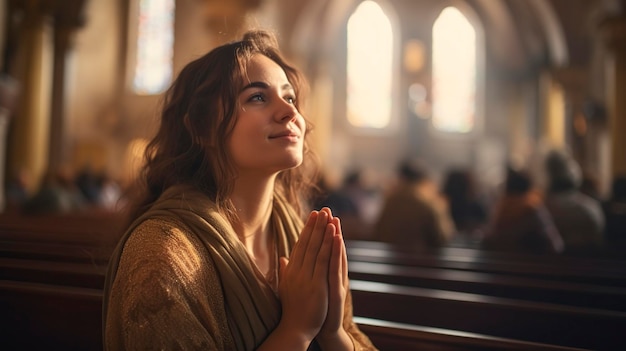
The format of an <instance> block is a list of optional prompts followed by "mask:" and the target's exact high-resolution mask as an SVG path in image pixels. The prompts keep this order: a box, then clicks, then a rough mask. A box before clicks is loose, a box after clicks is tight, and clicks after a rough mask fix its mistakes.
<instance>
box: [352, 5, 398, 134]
mask: <svg viewBox="0 0 626 351" xmlns="http://www.w3.org/2000/svg"><path fill="white" fill-rule="evenodd" d="M392 49H393V33H392V30H391V23H390V22H389V19H388V18H387V16H386V15H385V13H384V12H383V10H382V9H381V8H380V6H379V5H378V4H377V3H375V2H374V1H369V0H368V1H363V2H362V3H361V4H360V5H359V6H358V7H357V9H356V10H355V11H354V13H353V14H352V16H350V19H349V20H348V66H347V71H348V82H347V85H348V91H347V114H348V121H349V122H350V123H351V124H352V125H354V126H356V127H365V128H384V127H386V126H388V125H389V123H390V120H391V103H392V101H391V99H392V94H391V80H392V79H391V73H392V62H391V60H392Z"/></svg>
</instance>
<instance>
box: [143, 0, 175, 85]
mask: <svg viewBox="0 0 626 351" xmlns="http://www.w3.org/2000/svg"><path fill="white" fill-rule="evenodd" d="M174 9H175V7H174V0H139V21H138V27H137V62H136V64H135V75H134V79H133V91H134V92H135V93H137V94H142V95H153V94H159V93H161V92H163V91H164V90H165V89H167V87H168V85H169V84H170V83H171V80H172V57H173V51H174Z"/></svg>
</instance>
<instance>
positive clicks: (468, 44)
mask: <svg viewBox="0 0 626 351" xmlns="http://www.w3.org/2000/svg"><path fill="white" fill-rule="evenodd" d="M475 121H476V31H475V30H474V27H473V26H472V25H471V24H470V23H469V21H468V20H467V18H466V17H465V16H463V14H462V13H461V12H460V11H459V10H457V9H456V8H454V7H447V8H445V9H444V10H443V11H442V12H441V14H440V15H439V17H438V18H437V20H436V21H435V24H434V26H433V125H434V127H435V128H436V129H438V130H441V131H446V132H456V133H468V132H470V131H472V129H473V128H474V124H475Z"/></svg>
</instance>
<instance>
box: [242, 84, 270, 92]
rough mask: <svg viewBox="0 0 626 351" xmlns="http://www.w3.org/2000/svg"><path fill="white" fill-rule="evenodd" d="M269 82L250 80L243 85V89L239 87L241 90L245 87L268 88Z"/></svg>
mask: <svg viewBox="0 0 626 351" xmlns="http://www.w3.org/2000/svg"><path fill="white" fill-rule="evenodd" d="M269 87H270V86H269V84H267V83H265V82H252V83H250V84H248V85H246V86H244V87H243V89H241V91H245V90H246V89H250V88H262V89H267V88H269Z"/></svg>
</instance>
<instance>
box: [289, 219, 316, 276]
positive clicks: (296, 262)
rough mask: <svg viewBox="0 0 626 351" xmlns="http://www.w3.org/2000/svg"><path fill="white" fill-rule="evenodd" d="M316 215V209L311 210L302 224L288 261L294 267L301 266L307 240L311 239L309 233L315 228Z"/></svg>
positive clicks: (298, 267)
mask: <svg viewBox="0 0 626 351" xmlns="http://www.w3.org/2000/svg"><path fill="white" fill-rule="evenodd" d="M318 216H319V212H318V211H311V213H310V214H309V218H308V219H307V221H306V223H305V225H304V228H302V232H301V234H300V237H299V238H298V241H297V242H296V244H295V245H294V247H293V250H292V251H291V256H290V261H291V264H292V267H294V268H297V269H300V267H302V264H303V261H304V256H305V254H306V248H307V246H308V244H309V241H310V240H311V234H312V233H313V229H314V228H315V224H316V222H317V217H318Z"/></svg>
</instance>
